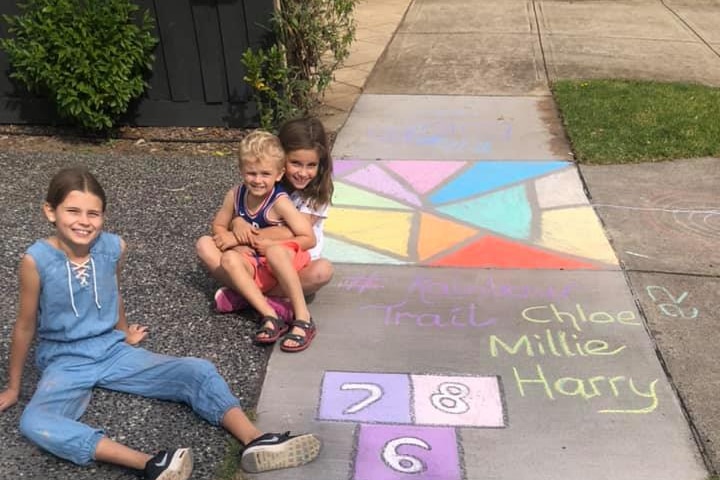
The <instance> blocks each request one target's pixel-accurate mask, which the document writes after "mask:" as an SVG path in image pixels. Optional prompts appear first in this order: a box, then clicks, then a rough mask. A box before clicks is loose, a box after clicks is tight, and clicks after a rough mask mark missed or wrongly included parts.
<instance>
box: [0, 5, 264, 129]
mask: <svg viewBox="0 0 720 480" xmlns="http://www.w3.org/2000/svg"><path fill="white" fill-rule="evenodd" d="M134 1H135V3H136V4H137V5H139V6H140V7H141V8H142V9H143V10H148V11H149V12H150V14H151V15H152V16H153V18H155V32H154V34H155V36H156V37H157V38H158V39H159V44H158V47H157V48H156V50H155V63H154V66H153V70H152V73H151V74H150V75H149V77H148V84H149V89H148V90H147V92H146V93H145V95H144V96H143V97H142V98H141V99H139V100H137V101H135V102H134V103H133V105H131V108H130V110H129V112H128V114H127V115H126V116H125V117H123V119H122V120H121V123H128V124H134V125H147V126H163V125H167V126H170V125H175V126H194V125H206V126H220V125H228V126H250V125H252V124H253V123H254V118H255V107H254V104H253V103H252V102H251V96H250V89H249V87H248V86H247V85H246V84H245V82H244V80H243V77H244V76H245V69H244V67H243V65H242V63H241V56H242V53H243V52H244V51H245V50H246V49H247V48H248V47H249V46H253V47H257V46H260V45H263V44H265V43H266V42H267V40H268V38H269V21H270V17H271V15H272V12H273V0H134ZM17 12H18V8H17V5H16V2H13V1H8V0H0V14H15V13H17ZM0 35H2V36H7V29H6V26H5V25H4V24H3V25H2V26H0ZM9 68H10V67H9V64H8V59H7V56H6V54H5V53H4V52H1V51H0V123H29V124H43V123H58V119H57V118H56V117H55V115H54V113H53V112H54V110H53V108H52V106H51V105H49V104H48V102H47V101H45V100H43V99H40V98H36V97H33V96H31V95H29V94H27V92H24V91H23V89H22V88H20V87H19V86H17V85H16V84H15V83H14V82H12V81H11V80H10V79H9V78H8V74H9V73H10V72H9Z"/></svg>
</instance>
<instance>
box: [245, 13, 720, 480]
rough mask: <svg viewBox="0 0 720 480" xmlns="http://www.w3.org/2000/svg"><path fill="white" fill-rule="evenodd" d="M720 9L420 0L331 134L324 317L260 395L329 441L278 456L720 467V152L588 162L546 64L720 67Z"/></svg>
mask: <svg viewBox="0 0 720 480" xmlns="http://www.w3.org/2000/svg"><path fill="white" fill-rule="evenodd" d="M718 24H720V4H718V2H672V1H664V2H659V1H624V2H623V1H620V2H603V1H597V2H595V1H593V2H565V1H502V2H501V1H487V2H471V1H467V0H465V1H463V0H449V1H448V0H445V1H432V0H417V1H414V2H412V3H410V4H409V7H408V10H407V13H406V15H405V17H404V19H403V21H402V23H401V24H400V26H399V28H398V30H397V32H396V34H395V36H394V37H393V39H392V41H391V42H390V44H389V45H388V47H387V49H386V51H385V53H384V54H383V56H382V57H381V59H380V60H379V62H378V64H377V65H376V66H375V68H374V70H373V71H372V74H371V75H370V78H369V79H368V81H367V83H366V84H365V87H364V92H363V93H362V94H361V95H360V96H359V98H358V100H357V102H356V103H355V106H354V108H353V110H352V111H351V113H350V115H349V117H348V118H347V121H346V122H345V124H344V126H343V127H342V129H341V131H340V134H339V135H338V137H337V140H336V142H335V146H334V157H335V158H336V177H335V181H336V183H335V185H336V194H335V197H334V208H333V210H332V216H331V218H330V219H329V220H328V222H327V224H326V232H327V237H328V238H327V239H326V254H327V256H328V257H329V258H330V259H331V260H333V261H335V262H336V264H337V272H336V275H335V278H334V280H333V282H332V284H331V285H329V286H328V287H327V288H326V289H325V290H324V291H322V292H321V293H320V294H319V295H318V297H317V299H316V301H315V303H313V305H312V306H311V307H312V311H313V314H314V316H315V320H316V321H317V323H318V326H319V327H318V328H319V335H318V337H317V338H316V340H315V341H314V344H313V346H312V348H311V349H309V350H308V351H307V352H305V353H302V354H300V355H288V354H284V353H282V352H280V351H279V350H276V351H275V352H274V353H273V355H272V357H271V359H270V362H269V365H268V370H267V375H266V378H265V383H264V385H263V390H262V393H261V397H260V402H259V405H258V417H259V422H260V424H261V425H272V424H277V422H278V421H280V422H281V423H283V424H288V425H290V426H291V427H292V428H293V429H294V430H312V431H315V432H318V433H319V434H320V435H321V436H322V437H323V439H324V441H325V446H324V449H323V451H322V453H321V455H320V457H319V458H318V460H317V461H316V462H313V463H311V464H309V465H308V466H306V467H303V468H301V469H299V470H296V471H292V472H290V471H288V472H277V473H276V474H273V478H277V479H304V478H307V479H310V478H313V479H315V478H321V479H347V478H352V479H354V480H366V479H368V480H370V479H372V480H377V479H391V480H401V479H408V478H415V479H447V480H455V479H458V480H459V479H471V480H475V479H484V478H493V479H517V478H520V479H524V478H534V479H548V480H549V479H553V480H557V479H577V478H583V479H597V480H600V479H607V478H614V479H638V478H640V479H654V480H659V479H667V480H671V479H672V480H675V479H679V478H682V479H687V480H703V479H705V478H707V476H708V475H709V474H710V473H714V472H715V471H716V470H717V468H718V456H717V453H718V443H717V439H718V436H717V435H718V433H717V432H718V431H720V430H718V428H717V421H718V409H717V405H718V404H717V392H718V388H717V385H718V379H720V375H719V372H718V370H717V362H716V360H714V357H713V351H714V350H716V349H714V348H713V344H712V342H713V341H714V334H716V333H717V326H716V324H717V315H718V313H717V312H718V310H719V309H718V300H717V298H718V293H720V292H718V261H717V260H718V259H717V253H716V251H717V248H713V247H712V246H711V244H712V245H715V244H717V240H718V237H720V228H719V227H720V224H719V222H718V218H719V216H718V212H719V211H720V208H718V207H719V203H718V202H719V198H720V196H719V195H718V193H720V191H719V190H718V185H720V171H719V169H718V160H717V159H700V160H688V161H684V162H668V163H664V164H657V165H656V164H653V165H634V166H624V167H587V168H582V169H579V168H578V167H577V166H576V165H575V164H574V163H573V162H572V157H571V153H570V148H569V146H568V144H567V141H566V139H565V137H564V134H563V131H562V128H561V124H560V120H559V116H558V113H557V111H556V110H555V107H554V104H553V102H552V99H551V97H550V92H549V83H550V82H551V81H552V80H554V79H556V78H588V77H633V78H648V79H659V80H677V81H693V82H701V83H706V84H710V85H720V56H719V55H718V52H719V51H720V48H718V47H719V45H718V44H719V42H720V37H718V33H717V29H716V28H714V27H713V25H718ZM589 114H590V112H589ZM257 478H261V477H260V476H258V477H257Z"/></svg>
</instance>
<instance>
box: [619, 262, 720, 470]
mask: <svg viewBox="0 0 720 480" xmlns="http://www.w3.org/2000/svg"><path fill="white" fill-rule="evenodd" d="M628 276H629V279H630V283H631V285H632V287H633V290H634V291H635V292H636V294H637V297H638V298H639V300H640V305H641V306H642V309H643V312H644V315H645V318H646V319H647V322H648V324H649V326H650V330H651V332H652V334H653V337H654V339H655V342H656V343H657V346H658V348H659V349H660V352H662V358H663V360H664V361H665V364H666V365H667V368H668V370H669V372H670V375H671V377H672V379H673V383H674V384H675V386H676V387H677V389H678V391H679V395H680V397H681V398H682V399H683V401H684V405H685V407H686V408H687V410H688V412H689V415H690V418H691V419H692V421H693V426H694V428H695V429H696V431H697V435H698V437H699V438H698V440H699V441H698V444H699V445H700V446H701V447H702V448H703V449H704V451H705V454H706V456H707V459H708V461H709V463H710V464H711V465H712V468H713V469H714V470H715V471H720V396H719V395H718V392H720V363H718V361H717V332H718V329H717V324H718V320H719V319H720V313H719V312H720V278H718V277H715V278H708V277H702V276H689V275H667V274H660V273H652V272H643V273H640V272H629V273H628Z"/></svg>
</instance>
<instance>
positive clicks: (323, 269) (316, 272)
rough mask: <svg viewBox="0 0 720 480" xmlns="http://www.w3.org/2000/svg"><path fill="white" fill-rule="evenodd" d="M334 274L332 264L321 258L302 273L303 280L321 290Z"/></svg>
mask: <svg viewBox="0 0 720 480" xmlns="http://www.w3.org/2000/svg"><path fill="white" fill-rule="evenodd" d="M334 274H335V267H333V264H332V263H330V262H329V261H327V260H325V259H322V258H321V259H319V260H315V261H314V262H312V263H311V264H310V265H309V266H308V268H306V269H304V270H303V271H302V276H303V277H304V280H305V281H307V282H309V283H310V284H311V285H313V286H314V287H316V288H321V287H323V286H325V285H327V284H328V283H330V280H332V277H333V275H334Z"/></svg>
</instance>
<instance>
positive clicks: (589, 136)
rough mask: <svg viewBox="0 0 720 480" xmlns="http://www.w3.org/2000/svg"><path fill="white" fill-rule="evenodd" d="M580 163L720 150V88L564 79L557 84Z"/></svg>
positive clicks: (710, 153) (642, 159) (644, 159)
mask: <svg viewBox="0 0 720 480" xmlns="http://www.w3.org/2000/svg"><path fill="white" fill-rule="evenodd" d="M552 91H553V94H554V96H555V101H556V102H557V104H558V107H559V109H560V113H561V115H562V119H563V125H564V126H565V130H566V132H567V134H568V137H569V138H570V142H571V144H572V148H573V153H574V154H575V159H576V160H577V161H578V162H579V163H595V164H613V163H631V162H651V161H660V160H670V159H678V158H693V157H707V156H720V89H718V88H710V87H704V86H700V85H688V84H679V83H657V82H640V81H626V80H585V81H579V80H563V81H558V82H556V83H555V84H554V85H553V86H552Z"/></svg>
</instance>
